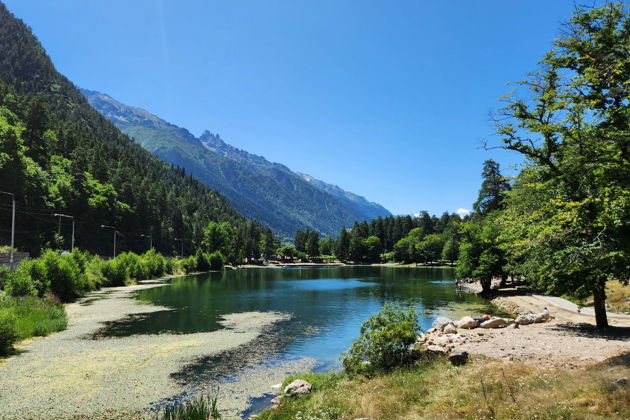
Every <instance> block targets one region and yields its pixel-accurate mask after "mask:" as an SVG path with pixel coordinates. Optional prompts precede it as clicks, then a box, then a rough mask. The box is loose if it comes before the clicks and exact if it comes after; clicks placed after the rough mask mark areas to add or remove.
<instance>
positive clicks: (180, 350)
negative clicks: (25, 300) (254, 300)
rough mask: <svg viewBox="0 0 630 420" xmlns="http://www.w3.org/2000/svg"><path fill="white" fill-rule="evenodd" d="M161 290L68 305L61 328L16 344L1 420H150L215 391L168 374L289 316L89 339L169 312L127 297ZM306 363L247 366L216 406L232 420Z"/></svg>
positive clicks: (123, 292) (8, 363) (7, 367)
mask: <svg viewBox="0 0 630 420" xmlns="http://www.w3.org/2000/svg"><path fill="white" fill-rule="evenodd" d="M162 285H163V284H160V283H157V284H143V285H137V286H130V287H120V288H109V289H106V290H101V291H98V292H95V293H92V294H90V295H88V296H87V297H86V298H84V299H82V300H81V301H80V302H78V303H74V304H70V305H68V306H67V311H68V315H69V325H68V329H67V330H65V331H62V332H59V333H56V334H53V335H50V336H48V337H45V338H41V339H34V340H30V341H28V342H23V343H22V344H21V345H20V347H19V354H18V355H16V356H13V357H10V358H8V359H5V360H3V361H0V418H1V419H44V418H45V419H58V418H89V419H99V418H107V419H112V418H132V417H134V418H141V417H149V418H153V417H154V414H152V413H150V412H147V411H146V408H147V407H150V406H152V405H154V404H156V403H159V402H160V401H163V400H164V398H167V397H173V396H176V395H179V394H181V393H183V392H193V393H194V392H204V391H205V388H206V387H207V388H208V389H210V388H213V387H214V384H211V383H197V384H195V389H192V390H191V389H190V387H188V386H187V385H186V384H185V383H181V381H177V380H175V379H174V376H173V374H176V373H177V372H180V371H181V370H182V369H185V367H186V366H187V365H191V364H194V363H196V362H197V360H198V359H199V358H201V357H208V356H212V355H220V354H222V353H224V352H226V351H234V350H235V349H238V348H241V347H247V345H248V344H251V343H253V342H255V340H257V339H258V338H259V337H260V336H261V335H262V334H263V333H264V332H265V330H266V329H268V328H270V327H271V326H272V325H273V324H274V323H276V322H279V321H282V320H286V319H288V318H289V316H288V315H286V314H280V313H263V312H246V313H236V314H229V315H226V316H225V317H224V320H223V322H222V323H223V325H224V326H225V328H224V329H221V330H218V331H213V332H208V333H196V334H179V335H178V334H160V335H136V336H131V337H114V338H104V339H94V338H93V337H94V333H95V332H96V331H98V330H99V329H101V328H102V327H103V326H104V322H107V321H113V320H116V319H121V318H124V317H126V316H128V315H130V314H141V313H148V312H154V311H163V310H169V309H168V308H164V307H158V306H151V305H145V304H141V303H139V302H138V301H136V300H134V299H131V298H130V295H131V294H132V293H133V292H135V291H137V290H139V289H142V288H148V287H160V286H162ZM86 301H88V302H89V304H85V302H86ZM81 302H84V303H83V304H82V303H81ZM263 353H264V352H263ZM253 365H255V364H253ZM313 365H314V361H312V360H297V361H292V362H287V363H284V364H278V365H277V366H273V367H266V368H258V369H256V368H249V370H248V371H247V375H243V374H241V375H237V376H235V377H234V378H231V380H230V381H229V382H227V383H224V384H222V385H221V387H220V391H219V392H220V395H219V401H220V408H221V409H222V410H224V412H225V414H227V416H228V417H229V418H232V417H233V416H235V414H237V413H238V412H240V411H242V410H244V409H246V408H247V407H248V404H249V398H251V397H258V396H262V395H263V394H265V393H267V392H269V386H270V385H271V384H273V383H276V382H280V381H281V380H282V379H283V378H284V377H285V376H286V374H287V373H289V372H295V371H304V370H309V369H311V368H312V367H313ZM111 408H115V411H113V412H112V411H111ZM138 413H140V414H138Z"/></svg>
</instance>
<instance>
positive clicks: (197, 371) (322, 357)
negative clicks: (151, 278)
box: [103, 266, 485, 380]
mask: <svg viewBox="0 0 630 420" xmlns="http://www.w3.org/2000/svg"><path fill="white" fill-rule="evenodd" d="M453 279H454V273H453V270H452V269H444V268H399V267H366V266H348V267H317V268H310V267H309V268H277V269H276V268H273V269H271V268H259V269H257V268H253V269H245V270H236V271H225V272H220V273H208V274H200V275H194V276H188V277H181V278H176V279H173V280H171V281H170V285H168V286H165V287H158V288H153V289H146V290H143V291H141V292H140V293H139V294H138V296H137V297H138V299H140V300H142V301H146V302H149V303H152V304H156V305H162V306H166V307H169V308H172V310H169V311H160V312H154V313H150V314H146V315H139V316H133V317H130V318H128V319H125V320H121V321H117V322H114V323H112V324H110V325H109V326H108V327H107V328H106V329H105V330H104V331H103V333H104V334H106V335H119V336H121V335H122V336H124V335H132V334H159V333H164V332H171V333H180V334H186V333H194V332H205V331H214V330H217V329H220V328H223V327H222V326H221V325H220V324H219V323H218V321H219V320H220V318H221V316H222V315H224V314H229V313H234V312H248V311H277V312H283V313H289V314H291V315H292V318H291V319H290V320H288V321H283V322H281V323H279V324H276V325H275V326H274V327H273V328H270V329H269V330H268V331H266V332H265V333H264V334H263V336H261V337H260V339H258V340H256V342H255V343H252V344H251V345H249V347H248V348H245V349H238V350H235V351H234V352H228V353H226V354H222V355H220V356H215V357H212V358H208V359H206V360H202V361H199V363H198V364H197V365H194V366H191V367H189V368H187V369H185V370H184V371H182V372H181V377H182V380H186V379H185V378H186V377H191V376H195V377H196V378H197V380H201V379H202V378H200V377H199V376H200V375H201V376H208V377H211V376H213V375H214V377H215V378H216V377H217V375H219V376H224V375H225V374H227V372H230V373H232V374H233V373H234V372H238V370H239V368H242V367H245V366H248V365H250V366H251V365H252V364H261V363H274V361H282V360H287V359H298V358H302V357H312V358H314V359H316V360H317V361H318V363H319V369H322V370H326V369H331V368H337V367H338V366H339V356H340V355H341V353H342V352H343V351H345V350H346V349H347V348H348V347H349V346H350V343H351V342H352V339H353V338H354V337H356V336H357V334H358V332H359V326H360V325H361V323H362V322H364V321H365V320H366V319H367V318H368V317H369V316H370V315H371V314H373V313H376V312H378V311H379V309H380V308H381V306H382V305H383V303H385V302H387V301H401V302H402V301H404V302H411V303H412V304H413V305H415V306H416V308H417V309H418V313H419V314H420V322H421V325H422V327H423V328H425V329H427V328H429V327H430V325H431V323H432V322H433V320H434V319H435V318H436V317H437V316H439V315H452V316H459V315H461V314H463V313H466V314H468V313H474V312H483V306H484V304H485V302H484V301H483V300H482V299H480V298H479V297H477V296H475V295H473V294H469V293H461V292H457V291H456V290H455V287H454V285H453Z"/></svg>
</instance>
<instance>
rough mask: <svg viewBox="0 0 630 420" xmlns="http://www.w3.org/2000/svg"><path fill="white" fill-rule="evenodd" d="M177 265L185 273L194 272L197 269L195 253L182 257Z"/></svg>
mask: <svg viewBox="0 0 630 420" xmlns="http://www.w3.org/2000/svg"><path fill="white" fill-rule="evenodd" d="M176 266H177V269H178V270H181V271H183V272H184V273H185V274H188V273H192V272H193V271H195V270H196V269H197V258H195V256H193V255H191V256H190V257H187V258H182V259H181V260H177V262H176Z"/></svg>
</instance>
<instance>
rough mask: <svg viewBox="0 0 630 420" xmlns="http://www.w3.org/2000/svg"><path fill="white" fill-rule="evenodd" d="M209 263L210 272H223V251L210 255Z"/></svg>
mask: <svg viewBox="0 0 630 420" xmlns="http://www.w3.org/2000/svg"><path fill="white" fill-rule="evenodd" d="M208 262H209V264H210V270H214V271H219V270H223V265H224V264H225V257H224V256H223V254H221V251H214V252H213V253H212V254H210V255H208Z"/></svg>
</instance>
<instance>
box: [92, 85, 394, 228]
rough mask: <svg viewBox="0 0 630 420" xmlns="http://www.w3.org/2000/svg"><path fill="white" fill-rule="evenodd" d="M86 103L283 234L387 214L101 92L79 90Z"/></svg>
mask: <svg viewBox="0 0 630 420" xmlns="http://www.w3.org/2000/svg"><path fill="white" fill-rule="evenodd" d="M81 91H82V93H83V94H84V95H85V96H86V97H87V99H88V101H89V103H90V104H91V105H92V106H93V107H94V108H95V109H96V110H98V111H99V112H100V113H101V114H102V115H103V116H104V117H105V118H107V119H108V120H110V121H111V122H113V123H114V124H115V125H116V126H117V127H118V128H119V129H120V130H121V131H123V132H124V133H126V134H128V135H129V136H130V137H132V138H134V139H135V140H136V142H137V143H138V144H140V145H141V146H142V147H144V148H145V149H147V150H148V151H150V152H151V153H153V154H154V155H156V156H158V157H159V158H161V159H163V160H165V161H166V162H168V163H171V164H173V165H176V166H179V167H181V168H184V169H185V170H186V172H187V173H189V174H191V175H193V176H194V177H195V178H197V179H198V180H200V181H201V182H203V183H204V184H206V185H208V186H209V187H211V188H213V189H215V190H217V191H219V192H221V193H223V194H224V195H225V196H226V197H227V198H228V199H229V200H230V201H231V203H232V204H233V205H234V207H235V208H236V209H237V210H238V211H240V212H241V213H242V214H244V215H245V216H246V217H249V218H253V219H256V220H258V221H260V222H262V223H264V224H267V225H269V226H270V227H271V228H272V229H274V230H275V231H276V232H277V233H279V234H280V235H282V236H285V237H293V234H294V233H295V231H296V230H297V229H314V230H316V231H318V232H320V233H322V234H333V235H334V234H337V233H338V232H339V230H340V229H341V228H343V227H350V226H352V224H353V223H354V222H355V221H362V220H368V221H369V220H371V219H374V218H377V217H379V216H383V217H385V216H390V215H391V213H390V212H389V211H388V210H387V209H385V208H384V207H383V206H381V205H379V204H376V203H372V202H369V201H368V200H366V199H365V198H363V197H361V196H359V195H356V194H353V193H351V192H348V191H344V190H343V189H341V188H339V187H337V186H335V185H331V184H327V183H325V182H323V181H320V180H318V179H315V178H313V177H312V176H310V175H307V174H303V173H299V172H297V173H296V172H293V171H291V170H290V169H289V168H287V167H286V166H284V165H282V164H279V163H273V162H269V161H268V160H266V159H265V158H264V157H262V156H258V155H254V154H251V153H248V152H246V151H243V150H240V149H238V148H236V147H233V146H231V145H229V144H227V143H226V142H225V141H223V139H221V137H220V136H219V135H218V134H213V133H211V132H210V131H204V132H203V134H202V135H201V136H200V137H199V138H197V137H195V136H194V135H193V134H191V133H190V132H189V131H188V130H186V129H185V128H182V127H178V126H176V125H173V124H171V123H169V122H167V121H164V120H163V119H161V118H159V117H157V116H155V115H153V114H151V113H150V112H148V111H146V110H144V109H140V108H136V107H132V106H128V105H125V104H123V103H121V102H119V101H117V100H115V99H114V98H112V97H110V96H109V95H106V94H104V93H100V92H95V91H90V90H85V89H82V90H81Z"/></svg>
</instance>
